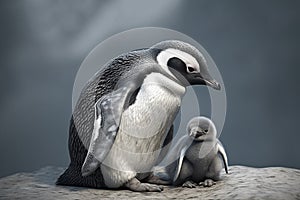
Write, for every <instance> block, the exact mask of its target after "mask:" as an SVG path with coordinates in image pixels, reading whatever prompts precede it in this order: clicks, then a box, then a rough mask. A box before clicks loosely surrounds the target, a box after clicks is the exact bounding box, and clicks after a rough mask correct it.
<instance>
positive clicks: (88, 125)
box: [57, 40, 220, 192]
mask: <svg viewBox="0 0 300 200" xmlns="http://www.w3.org/2000/svg"><path fill="white" fill-rule="evenodd" d="M207 67H208V66H207V62H206V60H205V58H204V56H203V54H202V53H201V52H200V51H199V50H198V49H196V48H195V47H193V46H192V45H190V44H187V43H185V42H182V41H177V40H168V41H162V42H160V43H157V44H155V45H154V46H152V47H150V48H147V49H141V50H135V51H131V52H129V53H125V54H122V55H120V56H118V57H116V58H114V59H112V60H111V61H110V62H108V63H107V64H106V65H105V66H104V67H103V68H102V69H101V70H99V71H98V72H97V73H96V74H95V75H94V76H93V77H92V78H91V79H90V80H89V81H88V83H87V84H86V86H85V87H84V89H83V90H82V92H81V95H80V97H79V100H78V102H77V104H76V106H75V109H74V111H73V114H72V118H71V122H70V129H69V154H70V159H71V163H70V165H69V167H68V168H67V170H66V171H65V172H64V173H63V174H62V175H61V176H60V177H59V178H58V180H57V184H58V185H73V186H84V187H94V188H105V187H106V188H120V187H127V188H129V189H130V190H133V191H140V192H141V191H161V190H162V187H160V186H157V185H154V184H149V183H141V181H143V180H147V177H149V175H150V174H151V168H152V167H153V166H154V165H156V164H158V162H159V161H160V160H161V159H162V157H163V156H164V155H165V154H166V151H167V148H163V147H165V146H168V144H169V142H170V141H171V139H172V134H173V126H172V124H173V121H174V119H175V117H176V115H177V113H178V111H179V108H180V104H181V98H182V96H183V95H184V93H185V90H186V89H185V88H186V87H187V86H189V85H208V86H211V87H213V88H214V89H217V90H220V84H219V83H217V82H216V81H215V80H214V79H213V78H212V77H211V76H210V75H209V73H208V69H207Z"/></svg>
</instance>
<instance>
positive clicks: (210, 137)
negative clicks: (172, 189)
mask: <svg viewBox="0 0 300 200" xmlns="http://www.w3.org/2000/svg"><path fill="white" fill-rule="evenodd" d="M187 132H188V135H185V136H183V137H182V138H181V139H180V140H179V141H178V143H177V145H175V146H174V148H173V149H172V150H171V151H170V152H171V153H170V154H169V155H167V156H168V157H169V158H167V159H172V158H175V157H174V156H177V158H178V157H179V159H177V160H176V161H175V163H173V164H171V165H169V166H168V167H166V171H167V173H168V176H169V177H170V178H171V179H172V180H170V182H172V184H173V185H176V186H178V185H182V186H183V187H190V188H192V187H195V186H196V183H199V185H203V186H204V187H210V186H212V185H214V184H215V182H214V181H218V180H220V172H221V170H222V168H223V164H224V167H225V171H226V173H228V161H227V155H226V152H225V149H224V147H223V146H222V144H221V142H220V141H219V140H218V139H217V138H216V136H217V131H216V128H215V125H214V123H213V122H212V121H211V120H210V119H208V118H206V117H202V116H201V117H195V118H193V119H191V120H190V121H189V123H188V125H187ZM183 142H184V144H183ZM189 144H190V146H189ZM176 152H177V153H176ZM174 153H175V154H174Z"/></svg>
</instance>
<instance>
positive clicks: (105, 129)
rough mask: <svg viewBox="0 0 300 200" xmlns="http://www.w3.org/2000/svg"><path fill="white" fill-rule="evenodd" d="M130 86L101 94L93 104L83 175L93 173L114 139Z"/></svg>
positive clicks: (127, 100) (127, 99)
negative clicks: (92, 116)
mask: <svg viewBox="0 0 300 200" xmlns="http://www.w3.org/2000/svg"><path fill="white" fill-rule="evenodd" d="M131 93H132V88H131V87H120V88H119V89H117V90H115V91H113V92H111V93H109V94H107V95H104V96H102V97H101V98H100V99H99V100H98V101H97V102H96V103H95V105H94V107H95V120H94V129H93V133H92V138H91V141H90V145H89V149H88V153H87V156H86V158H85V161H84V163H83V165H82V168H81V173H82V175H83V176H88V175H90V174H91V173H93V172H94V171H95V170H96V169H97V168H98V167H99V166H100V163H101V162H102V161H103V160H104V159H105V158H106V156H107V154H108V152H109V151H110V149H111V146H112V145H113V143H114V141H115V137H116V135H117V132H118V128H119V124H120V120H121V115H122V112H123V110H124V107H125V104H126V103H128V102H129V100H130V98H129V97H131V95H129V94H131Z"/></svg>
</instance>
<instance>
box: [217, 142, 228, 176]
mask: <svg viewBox="0 0 300 200" xmlns="http://www.w3.org/2000/svg"><path fill="white" fill-rule="evenodd" d="M217 149H218V154H220V155H221V157H222V159H223V163H224V168H225V172H226V173H227V174H228V158H227V154H226V152H225V149H224V147H223V145H222V143H221V142H220V141H219V140H218V141H217Z"/></svg>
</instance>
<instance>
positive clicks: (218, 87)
mask: <svg viewBox="0 0 300 200" xmlns="http://www.w3.org/2000/svg"><path fill="white" fill-rule="evenodd" d="M204 82H205V85H208V86H210V87H212V88H214V89H215V90H221V85H220V83H218V82H217V81H216V80H214V79H213V80H204Z"/></svg>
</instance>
